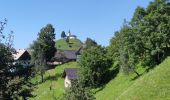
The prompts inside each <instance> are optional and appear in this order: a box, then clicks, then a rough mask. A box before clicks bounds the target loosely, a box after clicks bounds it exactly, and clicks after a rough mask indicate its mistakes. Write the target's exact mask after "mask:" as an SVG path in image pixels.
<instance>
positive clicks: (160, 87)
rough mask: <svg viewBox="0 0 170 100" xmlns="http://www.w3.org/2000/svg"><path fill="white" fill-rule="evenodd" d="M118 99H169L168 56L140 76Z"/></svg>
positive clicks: (169, 68) (169, 75)
mask: <svg viewBox="0 0 170 100" xmlns="http://www.w3.org/2000/svg"><path fill="white" fill-rule="evenodd" d="M119 99H120V100H122V99H126V100H151V99H152V100H169V99H170V57H169V58H167V59H166V60H165V61H164V62H163V63H162V64H160V65H159V66H157V67H156V68H155V69H154V70H152V71H150V72H149V73H147V74H145V75H144V76H143V77H140V78H139V79H138V80H136V81H135V83H134V84H133V85H132V86H130V87H129V88H128V89H127V90H126V91H124V92H123V93H122V94H121V95H120V96H119Z"/></svg>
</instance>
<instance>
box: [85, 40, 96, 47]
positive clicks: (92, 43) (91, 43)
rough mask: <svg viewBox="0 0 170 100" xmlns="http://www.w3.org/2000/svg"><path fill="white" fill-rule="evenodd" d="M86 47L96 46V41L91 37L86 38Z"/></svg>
mask: <svg viewBox="0 0 170 100" xmlns="http://www.w3.org/2000/svg"><path fill="white" fill-rule="evenodd" d="M85 45H86V48H90V47H91V46H97V42H96V41H94V40H92V39H91V38H87V39H86V41H85Z"/></svg>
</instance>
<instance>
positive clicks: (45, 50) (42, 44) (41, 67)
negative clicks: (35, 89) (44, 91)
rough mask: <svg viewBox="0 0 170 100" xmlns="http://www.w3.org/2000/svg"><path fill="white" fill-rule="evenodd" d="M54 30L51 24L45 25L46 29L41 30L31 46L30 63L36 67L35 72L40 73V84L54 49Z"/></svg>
mask: <svg viewBox="0 0 170 100" xmlns="http://www.w3.org/2000/svg"><path fill="white" fill-rule="evenodd" d="M54 31H55V29H54V28H53V26H52V25H51V24H47V26H46V27H44V28H42V29H41V30H40V32H39V33H38V36H39V37H38V38H37V40H36V41H34V42H33V44H32V45H31V49H32V54H31V58H32V59H31V62H32V64H34V66H36V68H35V69H36V70H37V71H40V74H41V77H42V82H43V74H44V72H45V69H46V68H47V61H50V60H51V58H52V57H53V55H54V53H55V51H56V49H55V47H54V45H55V42H54V41H53V40H54V39H55V33H54Z"/></svg>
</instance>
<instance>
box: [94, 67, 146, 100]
mask: <svg viewBox="0 0 170 100" xmlns="http://www.w3.org/2000/svg"><path fill="white" fill-rule="evenodd" d="M144 71H145V69H142V68H141V69H138V73H140V74H142V73H144ZM135 76H136V74H131V75H128V76H127V75H124V74H123V73H122V72H119V73H118V74H117V76H116V77H115V78H114V79H112V80H111V81H110V82H109V83H107V84H106V85H105V86H104V88H103V89H101V90H100V91H99V92H97V93H96V94H95V97H96V98H97V100H115V99H116V98H117V97H118V96H119V95H120V94H121V93H122V92H124V91H125V90H126V89H127V88H128V87H129V86H131V85H132V84H133V83H134V81H132V79H133V78H134V77H135Z"/></svg>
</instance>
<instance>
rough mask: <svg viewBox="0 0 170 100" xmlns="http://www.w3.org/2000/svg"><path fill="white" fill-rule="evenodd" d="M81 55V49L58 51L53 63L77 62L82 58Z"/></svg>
mask: <svg viewBox="0 0 170 100" xmlns="http://www.w3.org/2000/svg"><path fill="white" fill-rule="evenodd" d="M80 55H81V48H80V49H79V50H58V51H57V52H56V53H55V55H54V57H53V58H52V60H51V61H52V62H53V63H56V64H62V63H66V62H69V61H77V59H79V58H80Z"/></svg>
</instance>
